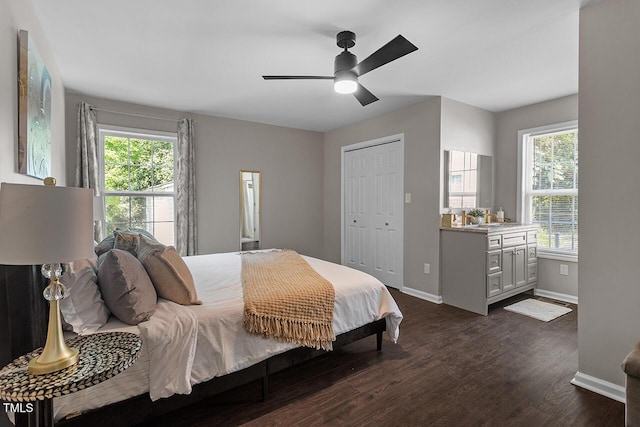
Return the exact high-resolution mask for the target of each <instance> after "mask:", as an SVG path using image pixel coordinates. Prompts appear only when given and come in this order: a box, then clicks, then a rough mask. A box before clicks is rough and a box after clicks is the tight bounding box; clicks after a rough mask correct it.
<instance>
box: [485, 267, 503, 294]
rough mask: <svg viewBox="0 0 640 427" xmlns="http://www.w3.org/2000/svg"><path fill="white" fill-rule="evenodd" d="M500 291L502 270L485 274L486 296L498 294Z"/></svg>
mask: <svg viewBox="0 0 640 427" xmlns="http://www.w3.org/2000/svg"><path fill="white" fill-rule="evenodd" d="M501 293H502V272H501V271H500V272H498V273H493V274H489V275H488V276H487V298H491V297H494V296H496V295H500V294H501Z"/></svg>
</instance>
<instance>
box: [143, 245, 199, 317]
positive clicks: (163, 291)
mask: <svg viewBox="0 0 640 427" xmlns="http://www.w3.org/2000/svg"><path fill="white" fill-rule="evenodd" d="M138 259H139V260H140V262H141V263H142V265H143V266H144V268H145V269H146V270H147V273H148V274H149V277H150V278H151V281H152V282H153V286H154V287H155V288H156V292H157V293H158V295H159V296H160V297H161V298H164V299H168V300H169V301H173V302H176V303H178V304H182V305H192V304H194V305H195V304H202V301H200V300H198V293H197V292H196V285H195V283H194V281H193V276H192V275H191V271H189V267H187V264H185V262H184V261H183V259H182V257H181V256H180V255H179V254H178V252H177V251H176V249H175V248H174V247H173V246H165V245H163V244H161V243H158V242H152V241H151V240H150V239H147V238H146V237H145V236H140V241H139V246H138Z"/></svg>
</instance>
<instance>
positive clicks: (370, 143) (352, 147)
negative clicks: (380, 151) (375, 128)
mask: <svg viewBox="0 0 640 427" xmlns="http://www.w3.org/2000/svg"><path fill="white" fill-rule="evenodd" d="M397 141H401V142H402V143H403V144H404V133H398V134H395V135H389V136H383V137H382V138H377V139H371V140H369V141H363V142H358V143H355V144H351V145H344V146H342V147H341V148H342V150H341V151H342V154H344V153H345V152H347V151H353V150H360V149H362V148H369V147H373V146H375V145H383V144H390V143H392V142H397Z"/></svg>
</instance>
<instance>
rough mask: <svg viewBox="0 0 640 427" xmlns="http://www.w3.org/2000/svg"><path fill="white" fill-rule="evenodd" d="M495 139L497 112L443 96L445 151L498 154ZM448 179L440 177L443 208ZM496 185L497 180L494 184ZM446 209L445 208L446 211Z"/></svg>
mask: <svg viewBox="0 0 640 427" xmlns="http://www.w3.org/2000/svg"><path fill="white" fill-rule="evenodd" d="M495 141H496V120H495V114H494V113H491V112H489V111H487V110H483V109H481V108H478V107H473V106H471V105H468V104H463V103H462V102H458V101H454V100H452V99H448V98H444V97H443V98H442V109H441V120H440V146H441V149H442V151H444V150H460V151H468V152H472V153H478V154H482V155H484V156H494V149H495ZM441 156H442V157H441V162H440V170H441V171H444V168H445V166H444V156H443V155H442V154H441ZM494 168H495V161H494ZM445 180H446V177H444V176H441V177H440V207H441V208H444V194H443V193H444V184H445ZM492 186H493V183H491V187H492ZM489 190H491V188H489ZM483 199H484V198H483ZM479 200H480V199H479ZM481 207H489V208H493V207H494V206H484V205H481ZM442 212H445V211H444V210H442ZM494 212H495V211H494Z"/></svg>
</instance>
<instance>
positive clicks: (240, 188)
mask: <svg viewBox="0 0 640 427" xmlns="http://www.w3.org/2000/svg"><path fill="white" fill-rule="evenodd" d="M243 173H250V174H252V175H254V176H255V175H256V174H257V175H258V206H259V208H258V213H259V216H258V240H257V242H258V245H257V247H255V248H251V249H254V250H255V249H260V248H262V171H258V170H248V169H240V173H239V174H238V176H239V192H238V194H239V203H238V207H239V212H240V214H239V217H238V219H239V221H238V225H239V227H238V231H239V235H240V250H241V251H242V250H246V249H243V247H242V223H243V214H242V213H243V194H242V183H243V180H242V174H243ZM251 249H249V250H251Z"/></svg>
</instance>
